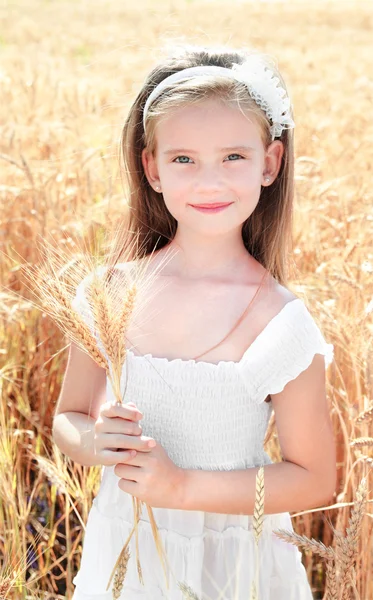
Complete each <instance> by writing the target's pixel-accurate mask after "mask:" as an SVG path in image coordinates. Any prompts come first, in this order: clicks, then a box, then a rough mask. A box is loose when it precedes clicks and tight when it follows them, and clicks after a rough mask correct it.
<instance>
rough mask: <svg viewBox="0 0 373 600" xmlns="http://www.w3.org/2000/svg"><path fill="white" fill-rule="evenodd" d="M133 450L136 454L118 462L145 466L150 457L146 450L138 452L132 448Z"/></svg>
mask: <svg viewBox="0 0 373 600" xmlns="http://www.w3.org/2000/svg"><path fill="white" fill-rule="evenodd" d="M131 452H135V453H136V454H135V455H134V456H131V457H130V458H128V459H126V460H123V459H120V460H118V462H117V464H127V463H128V464H130V465H132V466H133V467H144V466H145V464H146V459H147V457H148V454H147V453H146V452H137V451H136V450H131ZM118 454H119V453H118Z"/></svg>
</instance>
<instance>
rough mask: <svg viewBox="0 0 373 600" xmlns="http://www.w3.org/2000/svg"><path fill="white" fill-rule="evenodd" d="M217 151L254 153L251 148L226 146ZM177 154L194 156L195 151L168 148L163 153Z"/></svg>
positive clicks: (253, 149)
mask: <svg viewBox="0 0 373 600" xmlns="http://www.w3.org/2000/svg"><path fill="white" fill-rule="evenodd" d="M219 150H220V151H222V152H232V151H233V150H241V152H242V151H243V152H256V150H255V148H252V147H251V146H226V147H225V148H219ZM179 152H185V153H187V154H196V151H195V150H191V149H188V148H170V149H169V150H166V151H165V152H163V154H166V155H169V154H177V153H179ZM197 154H198V153H197Z"/></svg>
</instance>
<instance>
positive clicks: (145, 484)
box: [114, 442, 186, 509]
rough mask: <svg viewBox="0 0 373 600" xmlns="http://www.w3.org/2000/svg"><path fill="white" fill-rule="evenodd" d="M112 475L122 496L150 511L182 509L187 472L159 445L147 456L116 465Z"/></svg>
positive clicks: (146, 453)
mask: <svg viewBox="0 0 373 600" xmlns="http://www.w3.org/2000/svg"><path fill="white" fill-rule="evenodd" d="M128 463H130V464H128ZM114 473H115V474H116V475H118V477H120V478H121V479H120V480H119V482H118V487H119V488H120V489H121V490H123V492H127V493H128V494H131V495H132V496H136V498H138V499H139V500H142V501H143V502H146V504H149V505H150V506H151V507H152V508H178V509H181V508H182V503H183V498H184V485H185V476H186V471H185V470H184V469H182V468H181V467H178V466H177V465H175V463H174V462H172V460H171V459H170V458H169V456H168V454H167V452H166V451H165V449H164V448H163V447H162V446H161V444H159V443H158V442H156V446H155V447H154V448H151V451H150V452H143V451H140V452H137V453H136V456H135V457H134V458H131V459H129V461H126V464H122V463H118V464H117V465H116V466H115V469H114Z"/></svg>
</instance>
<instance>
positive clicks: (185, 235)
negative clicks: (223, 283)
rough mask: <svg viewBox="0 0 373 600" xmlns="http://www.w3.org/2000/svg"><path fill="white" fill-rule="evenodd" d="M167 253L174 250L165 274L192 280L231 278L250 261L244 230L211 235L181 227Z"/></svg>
mask: <svg viewBox="0 0 373 600" xmlns="http://www.w3.org/2000/svg"><path fill="white" fill-rule="evenodd" d="M166 251H172V258H171V259H170V261H169V262H168V264H167V265H166V267H165V269H164V271H163V274H164V275H173V276H178V277H181V278H183V279H191V280H192V279H193V280H199V279H221V278H223V279H232V278H233V276H237V275H239V272H240V271H241V270H242V268H244V267H247V264H248V262H249V261H250V254H249V252H248V251H247V250H246V248H245V246H244V243H243V240H242V234H241V228H240V229H239V230H234V231H229V232H228V233H225V234H221V235H211V236H209V235H206V234H200V233H199V232H196V231H190V230H185V229H180V228H179V227H178V229H177V231H176V235H175V237H174V239H173V240H172V242H171V243H170V244H169V245H168V246H167V247H166Z"/></svg>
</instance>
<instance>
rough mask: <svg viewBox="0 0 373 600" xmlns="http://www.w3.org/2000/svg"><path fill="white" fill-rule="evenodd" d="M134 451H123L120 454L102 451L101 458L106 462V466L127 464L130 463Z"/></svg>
mask: <svg viewBox="0 0 373 600" xmlns="http://www.w3.org/2000/svg"><path fill="white" fill-rule="evenodd" d="M131 452H132V450H121V451H120V452H113V451H112V450H101V452H100V456H101V458H102V460H103V461H104V464H105V465H110V466H113V465H116V464H117V463H119V462H120V463H125V462H127V461H130V460H131V458H132V456H131Z"/></svg>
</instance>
